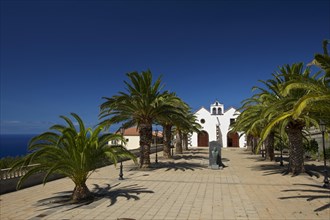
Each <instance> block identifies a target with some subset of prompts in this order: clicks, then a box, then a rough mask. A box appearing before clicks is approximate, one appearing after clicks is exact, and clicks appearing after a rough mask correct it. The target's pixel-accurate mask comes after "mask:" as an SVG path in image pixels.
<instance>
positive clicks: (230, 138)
mask: <svg viewBox="0 0 330 220" xmlns="http://www.w3.org/2000/svg"><path fill="white" fill-rule="evenodd" d="M227 146H228V147H239V136H238V133H237V132H231V131H230V132H228V134H227Z"/></svg>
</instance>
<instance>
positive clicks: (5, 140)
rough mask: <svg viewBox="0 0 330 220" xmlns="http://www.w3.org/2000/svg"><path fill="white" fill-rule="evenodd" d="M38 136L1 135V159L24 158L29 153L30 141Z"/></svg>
mask: <svg viewBox="0 0 330 220" xmlns="http://www.w3.org/2000/svg"><path fill="white" fill-rule="evenodd" d="M36 135H37V134H10V133H8V134H0V159H1V158H4V157H17V156H24V155H26V154H27V153H28V149H27V147H28V144H29V141H30V140H31V139H32V138H33V137H34V136H36Z"/></svg>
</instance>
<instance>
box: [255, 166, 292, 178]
mask: <svg viewBox="0 0 330 220" xmlns="http://www.w3.org/2000/svg"><path fill="white" fill-rule="evenodd" d="M249 168H251V169H252V170H255V171H263V172H264V174H263V176H269V175H274V174H282V175H287V174H288V173H287V170H288V167H287V166H279V165H278V164H262V165H255V166H252V167H249Z"/></svg>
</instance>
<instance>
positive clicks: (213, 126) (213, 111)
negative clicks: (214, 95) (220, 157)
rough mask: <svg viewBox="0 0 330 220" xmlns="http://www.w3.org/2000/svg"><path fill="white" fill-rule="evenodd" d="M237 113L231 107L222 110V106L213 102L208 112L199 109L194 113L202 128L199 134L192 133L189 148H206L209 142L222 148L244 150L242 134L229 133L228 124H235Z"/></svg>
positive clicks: (243, 136) (244, 140) (202, 108)
mask: <svg viewBox="0 0 330 220" xmlns="http://www.w3.org/2000/svg"><path fill="white" fill-rule="evenodd" d="M238 114H239V112H237V110H236V109H235V108H233V107H231V108H229V109H227V110H226V111H225V110H224V105H223V104H221V103H220V102H218V101H215V102H214V103H213V104H211V105H210V110H209V111H208V110H207V109H205V108H204V107H201V108H200V109H199V110H198V111H197V112H196V113H195V116H196V117H197V121H198V123H199V124H200V125H201V126H202V128H201V129H200V132H199V133H196V132H194V133H193V134H192V136H191V138H190V146H199V147H208V145H209V142H211V141H220V145H221V146H222V147H225V148H226V147H233V148H244V147H246V138H245V135H244V134H241V133H237V132H232V131H230V127H229V126H230V124H231V123H235V120H236V118H237V116H238Z"/></svg>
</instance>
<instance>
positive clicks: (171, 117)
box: [156, 93, 188, 158]
mask: <svg viewBox="0 0 330 220" xmlns="http://www.w3.org/2000/svg"><path fill="white" fill-rule="evenodd" d="M166 95H167V97H166V98H165V100H171V102H170V103H171V104H172V105H173V108H175V109H176V111H175V112H172V114H168V115H167V117H163V116H162V115H161V117H157V118H156V123H157V124H160V125H162V127H163V137H164V147H163V156H164V158H170V157H171V142H172V128H173V126H174V125H175V124H177V123H180V122H181V121H185V120H186V108H187V106H188V105H187V104H186V103H185V102H184V101H183V100H182V99H180V98H179V97H177V96H176V94H175V93H167V94H166Z"/></svg>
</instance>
